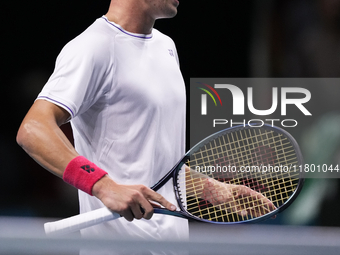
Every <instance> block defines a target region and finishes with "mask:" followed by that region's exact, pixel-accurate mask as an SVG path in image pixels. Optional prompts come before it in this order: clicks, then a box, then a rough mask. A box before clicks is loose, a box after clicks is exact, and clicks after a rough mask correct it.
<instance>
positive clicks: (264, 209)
mask: <svg viewBox="0 0 340 255" xmlns="http://www.w3.org/2000/svg"><path fill="white" fill-rule="evenodd" d="M185 177H186V183H187V195H188V196H194V197H198V198H201V199H203V200H207V201H209V202H210V203H211V204H212V205H214V206H218V207H220V208H222V209H226V210H227V211H230V212H236V213H238V214H240V215H241V216H246V215H252V216H254V215H256V217H259V216H261V215H264V214H266V213H268V212H270V211H273V210H275V209H276V207H275V205H274V204H273V203H272V202H271V201H270V200H269V199H267V198H266V197H265V196H263V195H262V194H261V193H259V192H256V191H254V190H252V189H250V188H249V187H247V186H245V185H234V184H228V183H223V182H219V181H216V180H215V179H213V178H209V176H207V175H204V174H201V173H199V172H196V171H194V170H192V169H190V168H189V167H186V168H185ZM245 198H246V199H247V200H246V201H248V203H243V202H242V201H244V200H245ZM240 199H241V200H240ZM273 218H275V216H274V217H273Z"/></svg>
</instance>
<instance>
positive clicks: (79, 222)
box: [44, 207, 121, 235]
mask: <svg viewBox="0 0 340 255" xmlns="http://www.w3.org/2000/svg"><path fill="white" fill-rule="evenodd" d="M120 217H121V216H120V215H119V214H118V213H115V212H112V211H110V210H109V209H107V208H106V207H104V208H100V209H97V210H93V211H91V212H87V213H82V214H78V215H75V216H72V217H69V218H66V219H62V220H59V221H54V222H47V223H45V224H44V229H45V233H46V235H62V234H68V233H72V232H76V231H79V230H81V229H83V228H88V227H91V226H94V225H97V224H99V223H102V222H105V221H109V220H114V219H117V218H120Z"/></svg>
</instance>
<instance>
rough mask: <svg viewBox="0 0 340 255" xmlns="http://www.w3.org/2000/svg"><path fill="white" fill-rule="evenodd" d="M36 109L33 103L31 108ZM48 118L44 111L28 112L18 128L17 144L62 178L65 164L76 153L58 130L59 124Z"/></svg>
mask: <svg viewBox="0 0 340 255" xmlns="http://www.w3.org/2000/svg"><path fill="white" fill-rule="evenodd" d="M38 105H39V103H38ZM36 107H37V105H36V103H35V105H34V106H32V108H33V109H34V108H36ZM46 111H47V112H48V109H47V110H46ZM49 116H50V115H49ZM49 116H46V115H45V111H42V112H40V114H33V112H32V111H30V112H28V114H27V115H26V117H25V119H24V120H23V122H22V124H21V126H20V128H19V131H18V135H17V142H18V144H19V145H20V146H21V147H22V148H23V149H24V150H25V151H26V152H27V153H28V154H29V155H30V156H31V157H32V158H33V159H34V160H35V161H37V162H38V163H39V164H40V165H41V166H43V167H44V168H46V169H47V170H49V171H50V172H52V173H53V174H55V175H57V176H59V177H62V175H63V172H64V170H65V168H66V166H67V164H68V163H69V162H70V161H71V160H72V159H73V158H75V157H77V156H78V153H77V152H76V151H75V149H74V147H73V146H72V144H71V143H70V142H69V140H68V139H67V137H66V136H65V135H64V133H63V132H62V131H61V129H60V128H59V125H60V124H61V123H58V121H56V120H55V119H49V118H50V117H49Z"/></svg>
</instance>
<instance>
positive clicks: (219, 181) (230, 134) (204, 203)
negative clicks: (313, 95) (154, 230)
mask: <svg viewBox="0 0 340 255" xmlns="http://www.w3.org/2000/svg"><path fill="white" fill-rule="evenodd" d="M302 164H303V159H302V155H301V151H300V149H299V146H298V144H297V142H296V141H295V139H294V138H293V137H292V136H291V135H290V134H289V133H288V132H286V131H284V130H283V129H281V128H277V127H272V126H269V125H263V126H262V127H253V126H249V125H248V126H237V127H232V128H228V129H225V130H222V131H220V132H217V133H215V134H213V135H211V136H209V137H207V138H205V139H204V140H202V141H201V142H199V143H198V144H197V145H195V146H194V147H193V148H192V149H191V150H190V151H188V152H187V153H186V154H185V156H184V157H183V158H182V159H181V160H180V161H179V162H178V163H177V164H176V166H174V167H173V169H171V170H170V171H169V172H168V173H167V174H166V175H165V176H164V177H163V178H162V179H161V180H160V181H159V182H158V183H157V184H155V185H154V186H153V187H152V188H151V189H152V190H154V191H157V190H158V189H160V188H161V187H162V186H163V185H164V184H165V183H166V182H168V181H169V180H170V179H171V178H172V181H173V186H174V192H175V195H176V198H177V202H178V205H179V209H180V210H179V211H169V210H167V209H164V208H154V212H155V213H161V214H168V215H172V216H177V217H183V218H188V219H193V220H197V221H203V222H209V223H215V224H236V223H243V222H255V221H260V220H264V219H267V218H271V217H274V216H275V215H276V214H278V213H279V212H281V211H283V210H284V209H285V208H287V207H288V206H289V205H290V204H291V203H292V202H293V200H294V199H295V198H296V196H297V195H298V194H299V192H300V190H301V188H302V186H303V182H304V179H303V173H301V172H300V171H299V169H300V168H299V166H300V165H302ZM119 217H120V215H119V214H117V213H115V212H112V211H110V210H109V209H107V208H101V209H98V210H95V211H92V212H88V213H83V214H79V215H76V216H73V217H70V218H66V219H63V220H60V221H56V222H49V223H46V224H45V232H46V233H47V234H61V233H69V232H74V231H78V230H80V229H83V228H86V227H90V226H93V225H96V224H99V223H101V222H105V221H109V220H113V219H116V218H119Z"/></svg>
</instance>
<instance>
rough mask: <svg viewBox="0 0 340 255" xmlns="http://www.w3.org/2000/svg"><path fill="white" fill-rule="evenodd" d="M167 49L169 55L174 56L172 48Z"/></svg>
mask: <svg viewBox="0 0 340 255" xmlns="http://www.w3.org/2000/svg"><path fill="white" fill-rule="evenodd" d="M168 50H169V54H170V56H171V57H174V56H175V55H174V51H173V50H172V49H168Z"/></svg>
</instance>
